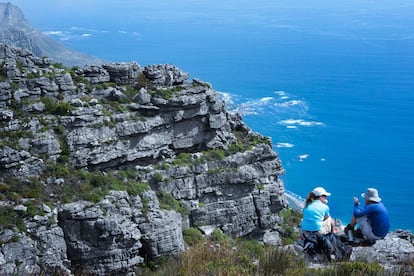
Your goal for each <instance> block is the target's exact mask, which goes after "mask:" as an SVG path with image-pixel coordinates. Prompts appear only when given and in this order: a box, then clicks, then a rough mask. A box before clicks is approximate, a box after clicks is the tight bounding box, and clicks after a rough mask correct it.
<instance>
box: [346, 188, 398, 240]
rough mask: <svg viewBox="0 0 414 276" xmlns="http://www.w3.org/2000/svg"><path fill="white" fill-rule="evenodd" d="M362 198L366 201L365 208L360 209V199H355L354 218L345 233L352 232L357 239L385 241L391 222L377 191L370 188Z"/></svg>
mask: <svg viewBox="0 0 414 276" xmlns="http://www.w3.org/2000/svg"><path fill="white" fill-rule="evenodd" d="M361 196H362V198H364V199H365V206H364V207H363V208H359V201H358V198H357V197H354V211H353V216H352V219H351V223H350V224H348V225H347V226H346V227H345V229H344V232H345V233H348V231H349V230H352V231H353V233H354V235H355V237H357V238H363V239H366V240H369V241H373V242H375V241H376V240H379V239H383V238H384V237H385V236H386V235H387V233H388V230H389V229H390V220H389V215H388V211H387V209H386V208H385V206H384V204H383V203H382V202H381V198H380V197H379V195H378V191H377V189H375V188H368V190H367V191H366V192H365V193H362V194H361ZM356 224H358V226H359V227H358V228H357V229H355V225H356Z"/></svg>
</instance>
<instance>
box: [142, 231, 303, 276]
mask: <svg viewBox="0 0 414 276" xmlns="http://www.w3.org/2000/svg"><path fill="white" fill-rule="evenodd" d="M186 231H187V232H186V234H185V237H188V236H189V234H188V232H190V233H191V234H193V235H194V236H197V234H195V233H196V232H195V231H198V230H186ZM220 232H221V231H219V230H217V231H215V232H214V233H213V234H212V235H211V237H208V238H204V239H202V240H200V239H199V238H196V239H195V241H194V242H193V243H192V246H191V247H190V248H189V250H187V251H185V252H183V253H182V254H181V255H180V256H178V257H177V258H175V259H173V260H170V261H169V262H165V260H162V263H161V264H160V265H158V266H155V267H157V269H156V270H154V271H146V272H145V273H144V275H304V274H303V272H304V271H305V264H304V261H303V259H301V258H299V257H296V256H295V255H294V254H292V253H290V252H288V251H284V250H282V249H278V248H276V247H271V246H263V245H260V244H259V243H258V242H256V241H248V240H244V239H231V238H229V237H227V236H226V235H224V234H222V233H220Z"/></svg>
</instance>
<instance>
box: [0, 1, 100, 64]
mask: <svg viewBox="0 0 414 276" xmlns="http://www.w3.org/2000/svg"><path fill="white" fill-rule="evenodd" d="M0 42H1V43H4V44H8V45H12V46H15V47H19V48H22V49H27V50H29V51H30V52H32V53H34V54H35V55H36V56H39V57H43V56H46V57H49V58H52V59H53V61H54V62H59V63H62V64H64V65H66V66H74V65H86V64H89V65H90V64H102V63H103V62H104V61H103V60H101V59H99V58H96V57H93V56H90V55H86V54H83V53H80V52H76V51H73V50H71V49H68V48H67V47H65V46H64V45H62V44H60V43H59V42H57V41H55V40H53V39H52V38H50V37H48V36H47V35H45V34H43V33H42V32H40V31H38V30H36V29H34V28H33V27H31V26H30V24H29V23H28V21H27V20H26V19H25V17H24V15H23V12H22V11H21V10H20V8H18V7H17V6H15V5H13V4H11V3H0Z"/></svg>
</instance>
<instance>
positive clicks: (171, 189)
mask: <svg viewBox="0 0 414 276" xmlns="http://www.w3.org/2000/svg"><path fill="white" fill-rule="evenodd" d="M0 64H1V68H0V70H1V79H0V131H1V133H3V134H2V142H1V148H0V172H1V176H0V184H1V185H2V188H4V187H8V188H7V189H8V190H10V189H12V188H11V187H13V189H15V190H16V192H15V193H13V194H12V193H11V192H9V193H8V196H5V197H3V198H2V200H1V201H0V203H1V205H2V206H3V207H4V208H6V209H7V210H11V212H12V213H13V214H19V216H20V217H21V218H22V219H23V224H22V227H21V228H20V229H17V228H15V227H14V228H13V227H3V231H2V234H1V235H0V240H1V241H2V243H3V246H2V248H1V251H0V273H1V274H2V273H6V274H31V273H41V272H44V271H47V272H54V273H60V274H71V273H73V272H74V271H78V272H87V273H94V274H98V275H105V274H108V273H129V272H132V271H134V269H135V268H136V266H139V265H140V264H141V263H142V262H143V260H144V258H146V259H151V258H156V257H159V256H167V255H174V254H177V253H179V252H181V251H182V250H184V241H183V235H182V230H183V229H185V228H187V227H195V226H198V227H199V228H200V229H206V228H209V229H220V230H221V231H223V232H225V233H227V234H229V235H232V236H234V237H242V236H246V235H249V234H252V233H256V232H262V231H265V230H270V229H272V228H273V227H274V226H275V225H276V224H277V222H278V220H279V217H278V212H279V211H280V210H281V209H283V208H285V207H286V200H285V197H284V188H283V185H282V183H281V181H280V180H279V176H280V175H281V174H282V173H283V168H282V166H281V162H280V160H279V158H278V156H277V154H276V153H275V152H274V151H273V150H272V145H271V141H270V140H269V139H267V138H265V137H262V136H260V135H258V134H256V133H254V132H252V131H251V130H250V129H249V128H248V127H247V126H246V125H245V124H244V123H243V122H242V118H241V117H240V116H239V115H237V114H233V113H231V112H229V111H228V110H227V109H226V107H225V103H224V102H223V101H222V100H221V99H220V97H219V95H218V94H217V93H216V91H214V90H213V89H212V88H211V85H209V84H208V83H205V82H202V81H200V80H197V79H193V80H190V79H189V75H188V74H186V73H184V72H182V71H181V70H179V69H178V68H177V67H175V66H172V65H150V66H146V67H142V66H140V65H139V64H137V63H135V62H129V63H108V64H104V65H102V66H84V67H82V68H75V67H74V68H71V69H68V68H63V67H61V66H59V65H55V66H54V65H53V64H51V62H50V61H49V60H48V59H47V58H39V57H36V56H34V55H33V54H31V53H30V52H28V51H25V50H22V49H20V48H12V47H9V46H7V45H0ZM68 170H70V172H69V173H68V172H67V171H68ZM125 172H129V173H130V174H131V175H130V176H123V178H122V180H121V181H119V182H117V181H115V180H113V178H111V176H113V175H117V176H119V175H122V173H125ZM98 173H99V177H101V178H97V175H98ZM78 174H79V177H78V178H76V177H75V175H78ZM91 175H93V176H95V177H96V178H95V179H94V180H91ZM88 177H89V178H88ZM16 179H17V180H18V181H19V182H18V183H19V185H17V186H18V187H19V188H16V187H15V186H13V185H12V184H11V183H13V182H14V181H15V180H16ZM86 179H88V180H86ZM118 179H119V178H118ZM99 181H101V182H99ZM125 183H127V184H125ZM130 183H136V184H130ZM102 185H103V186H105V187H106V186H107V187H109V188H108V191H107V192H102V191H103V188H102V187H101V186H102ZM123 185H129V186H128V188H125V187H124V186H123ZM31 187H36V189H41V191H44V192H45V193H47V202H43V204H42V200H43V201H46V200H45V198H44V196H43V197H42V199H41V200H39V198H36V197H35V196H33V195H32V196H29V195H30V193H29V192H27V191H26V189H28V190H30V189H32V191H33V189H34V188H31ZM39 187H40V188H39ZM73 187H77V188H73ZM122 187H124V188H122ZM139 187H141V188H142V187H146V188H145V189H142V190H139V189H138V188H139ZM4 189H5V188H4ZM70 189H73V190H70ZM86 189H92V191H96V192H95V193H96V194H100V196H99V197H94V199H95V200H85V196H84V197H82V195H79V194H81V193H82V192H83V191H84V190H86ZM68 190H70V191H71V192H69V193H68V192H67V191H68ZM138 190H139V191H138ZM36 192H37V190H36ZM101 192H102V194H101ZM16 193H20V194H19V196H16ZM32 193H34V192H32ZM38 193H39V194H40V192H38ZM78 193H79V194H78ZM74 194H78V195H77V196H74ZM96 196H97V195H96ZM39 197H40V196H39ZM89 197H91V195H90V194H89ZM160 197H161V198H160ZM68 198H69V200H68ZM166 198H167V199H170V200H173V201H175V202H177V203H178V204H179V205H180V206H181V208H182V209H183V210H185V211H184V212H180V213H179V212H177V210H174V209H170V208H166V207H165V204H164V203H163V201H162V200H165V199H166ZM39 201H40V202H39ZM29 203H30V204H29ZM33 206H34V207H35V208H37V211H39V210H42V212H40V213H39V212H38V213H36V215H32V214H31V213H30V212H29V211H30V210H32V209H31V208H33ZM22 252H24V254H25V256H26V255H27V257H26V258H22V259H20V258H19V261H18V262H16V258H17V256H21V255H20V254H23V253H22Z"/></svg>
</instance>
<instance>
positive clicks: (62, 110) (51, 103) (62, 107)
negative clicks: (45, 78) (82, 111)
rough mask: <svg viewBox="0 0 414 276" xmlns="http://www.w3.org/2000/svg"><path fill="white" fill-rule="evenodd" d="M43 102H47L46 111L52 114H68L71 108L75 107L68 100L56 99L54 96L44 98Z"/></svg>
mask: <svg viewBox="0 0 414 276" xmlns="http://www.w3.org/2000/svg"><path fill="white" fill-rule="evenodd" d="M42 101H43V103H44V104H45V109H46V111H45V112H46V113H49V114H52V115H61V116H67V115H70V112H71V110H74V109H75V108H74V107H73V106H71V105H70V103H68V102H63V101H56V100H55V99H53V98H46V97H44V98H42Z"/></svg>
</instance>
